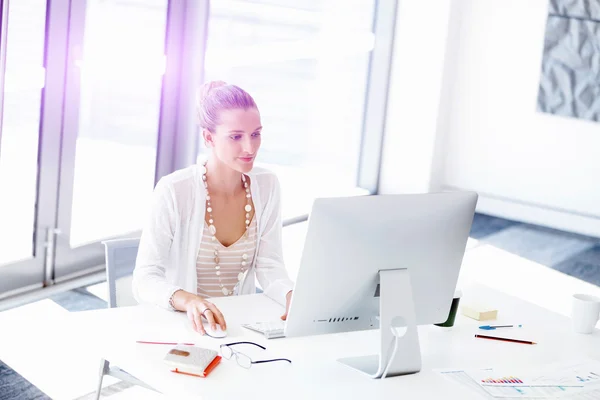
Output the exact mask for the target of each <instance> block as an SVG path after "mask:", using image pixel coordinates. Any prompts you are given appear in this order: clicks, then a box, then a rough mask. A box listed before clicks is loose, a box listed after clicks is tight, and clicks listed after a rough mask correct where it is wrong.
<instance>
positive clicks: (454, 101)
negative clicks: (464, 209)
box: [382, 0, 600, 236]
mask: <svg viewBox="0 0 600 400" xmlns="http://www.w3.org/2000/svg"><path fill="white" fill-rule="evenodd" d="M404 2H405V3H416V2H418V0H404ZM400 13H401V11H400ZM449 14H450V18H449V20H450V26H449V28H448V30H447V33H448V34H447V36H446V39H447V40H446V43H445V49H446V54H447V57H446V58H445V60H444V62H443V64H444V65H443V71H444V75H443V76H444V79H443V81H442V83H441V84H439V85H436V86H437V87H438V89H439V93H440V94H439V96H432V98H431V101H430V104H429V110H430V111H429V112H428V114H427V115H425V117H426V118H424V119H423V120H422V121H421V123H422V124H423V126H426V127H428V128H427V132H430V128H429V125H430V124H431V121H430V120H429V117H432V118H434V119H435V120H436V121H437V124H438V125H437V132H436V135H435V140H436V143H437V147H436V150H435V151H434V153H433V155H432V157H431V158H430V159H429V162H431V163H432V164H431V165H433V167H431V166H430V167H428V168H424V167H423V164H425V163H426V162H428V161H427V160H425V159H419V160H418V161H417V162H415V163H411V164H410V165H408V166H404V167H406V168H407V169H406V170H407V171H410V172H411V173H413V172H412V170H411V168H410V167H412V168H416V169H417V172H416V173H415V176H417V177H418V179H419V180H420V186H421V187H416V186H413V188H417V189H420V190H417V191H427V190H439V189H441V188H460V189H469V190H475V191H477V192H479V193H480V195H481V198H480V201H479V204H478V210H479V211H481V212H487V213H490V214H494V215H499V216H503V217H507V218H514V219H518V220H522V221H527V222H532V223H536V224H541V225H547V226H551V227H555V228H559V229H565V230H570V231H574V232H580V233H584V234H590V235H595V236H600V124H598V123H592V122H587V121H581V120H576V119H568V118H561V117H556V116H551V115H548V114H542V113H538V112H537V111H536V99H537V92H538V85H539V77H540V68H541V60H542V51H543V45H544V32H545V24H546V17H547V0H527V1H522V0H485V1H482V0H453V1H452V2H451V11H450V13H449ZM419 18H420V21H414V22H413V23H414V24H418V23H421V24H424V25H429V23H428V16H427V15H422V16H420V17H419ZM398 35H400V37H398V39H399V40H400V42H402V41H403V40H406V38H404V39H403V38H402V37H401V36H402V32H401V31H399V32H398ZM436 35H438V33H437V31H436ZM403 50H406V51H411V49H410V48H409V47H404V49H403ZM411 54H412V55H418V54H419V52H418V51H412V53H410V54H404V55H401V54H396V55H395V57H396V59H395V61H396V62H398V63H400V62H402V58H404V59H410V58H411ZM394 74H403V70H402V67H400V66H397V67H395V68H394ZM421 77H422V78H425V77H426V74H425V73H423V74H422V75H421ZM403 79H407V78H406V77H404V78H402V77H399V78H397V79H396V80H395V82H396V83H395V85H396V86H393V87H392V88H391V89H390V90H391V93H392V94H393V93H401V95H400V96H401V97H403V98H405V100H404V101H406V99H409V98H410V97H412V93H410V92H408V93H407V92H402V91H401V90H400V88H399V83H398V82H401V81H402V80H403ZM412 79H416V77H414V76H413V77H412ZM417 80H418V79H417ZM413 90H418V88H414V89H413ZM431 91H433V88H432V89H431ZM438 98H440V99H441V102H438ZM391 100H392V98H391ZM398 104H402V101H401V100H398V99H397V98H396V99H395V100H394V101H393V102H390V110H389V111H388V113H390V112H391V111H392V109H393V108H394V107H395V106H397V105H398ZM421 106H423V104H422V103H418V104H414V105H413V109H415V110H416V109H417V107H421ZM403 112H404V113H410V112H409V111H406V110H405V111H403ZM420 113H424V111H417V114H420ZM418 123H419V122H418V121H417V120H415V119H412V120H411V118H408V119H394V118H391V123H390V124H389V125H388V126H387V129H386V145H387V144H390V146H391V148H385V153H386V156H385V157H384V159H386V158H389V157H390V155H391V154H393V153H394V152H395V151H396V150H397V148H400V147H402V150H400V153H412V152H411V148H415V149H417V150H418V149H419V148H421V147H422V146H421V145H420V144H418V143H420V142H422V140H423V139H422V138H421V137H420V133H419V134H417V135H414V136H415V139H416V141H417V145H416V147H415V145H414V144H413V143H412V142H411V140H409V139H408V137H406V136H407V135H409V132H411V131H414V128H415V126H416V125H418ZM403 137H404V139H402V138H403ZM415 154H416V155H414V156H413V158H415V157H426V156H427V154H425V152H422V151H416V153H415ZM400 164H401V163H399V162H397V165H400ZM391 166H392V164H391V163H390V162H389V161H388V162H387V163H384V164H383V169H384V170H383V171H382V178H385V180H386V182H385V184H383V185H382V189H384V190H383V191H382V192H403V191H405V190H404V189H406V187H405V185H395V186H394V184H392V179H391V174H390V173H391V169H390V167H391ZM424 177H425V178H424ZM383 180H384V179H382V181H383ZM403 186H404V187H403ZM409 189H410V188H409Z"/></svg>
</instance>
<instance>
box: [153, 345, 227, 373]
mask: <svg viewBox="0 0 600 400" xmlns="http://www.w3.org/2000/svg"><path fill="white" fill-rule="evenodd" d="M164 361H165V363H167V364H168V365H170V366H172V367H174V369H172V370H171V371H172V372H175V373H178V374H184V375H190V376H196V377H200V378H206V377H207V376H208V374H210V373H211V372H212V370H214V369H215V367H216V366H217V365H219V362H221V356H219V354H218V353H217V352H216V351H215V350H211V349H205V348H202V347H196V346H183V345H180V346H176V347H174V348H172V349H171V350H170V351H169V352H168V353H167V355H166V356H165V359H164Z"/></svg>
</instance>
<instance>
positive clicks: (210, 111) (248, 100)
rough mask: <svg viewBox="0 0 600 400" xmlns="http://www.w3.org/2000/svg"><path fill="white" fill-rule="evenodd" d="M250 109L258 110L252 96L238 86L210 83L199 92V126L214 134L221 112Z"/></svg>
mask: <svg viewBox="0 0 600 400" xmlns="http://www.w3.org/2000/svg"><path fill="white" fill-rule="evenodd" d="M249 108H256V109H257V110H258V107H257V106H256V103H255V102H254V99H253V98H252V96H250V95H249V94H248V92H246V91H245V90H244V89H242V88H240V87H238V86H235V85H228V84H227V83H225V82H223V81H210V82H207V83H205V84H204V85H202V87H200V90H199V91H198V103H197V114H198V125H200V127H201V128H204V129H208V130H209V131H210V132H213V133H214V132H215V127H216V126H217V125H219V124H220V120H219V115H220V114H221V111H224V110H234V109H242V110H247V109H249Z"/></svg>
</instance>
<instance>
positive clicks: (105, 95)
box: [54, 0, 168, 281]
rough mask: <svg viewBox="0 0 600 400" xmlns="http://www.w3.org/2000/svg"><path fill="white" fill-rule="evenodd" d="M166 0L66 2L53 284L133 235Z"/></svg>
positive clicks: (151, 145) (156, 102)
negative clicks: (111, 241)
mask: <svg viewBox="0 0 600 400" xmlns="http://www.w3.org/2000/svg"><path fill="white" fill-rule="evenodd" d="M167 5H168V1H167V0H146V1H128V2H123V1H119V0H87V1H77V2H72V3H71V15H72V17H71V26H70V31H69V32H70V38H69V49H70V52H69V56H68V62H67V84H66V94H65V117H64V128H63V145H62V161H61V174H60V193H59V204H58V224H57V228H58V235H57V237H56V244H57V248H56V258H55V268H54V278H55V280H56V281H61V280H64V279H68V278H70V277H73V276H75V275H78V274H81V273H86V272H89V271H90V269H91V268H94V267H97V266H100V265H101V264H102V263H103V261H104V251H103V248H102V245H101V241H102V240H103V239H107V238H113V237H122V236H128V235H138V234H139V232H140V230H141V228H142V226H143V223H144V220H145V218H146V216H147V215H148V210H149V203H150V198H151V194H152V191H153V188H154V177H155V163H156V153H157V138H158V129H159V119H160V104H161V91H162V82H163V74H164V70H165V56H164V54H165V32H166V21H167Z"/></svg>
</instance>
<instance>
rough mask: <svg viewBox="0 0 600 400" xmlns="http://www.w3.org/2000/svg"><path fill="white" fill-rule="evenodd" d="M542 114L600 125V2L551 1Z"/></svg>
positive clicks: (540, 96)
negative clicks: (599, 122)
mask: <svg viewBox="0 0 600 400" xmlns="http://www.w3.org/2000/svg"><path fill="white" fill-rule="evenodd" d="M549 10H550V14H549V15H548V21H547V24H546V38H545V45H544V58H543V62H542V75H541V79H540V89H539V94H538V110H539V111H542V112H547V113H551V114H557V115H563V116H569V117H575V118H582V119H587V120H592V121H600V22H599V21H598V20H596V19H595V18H593V17H598V18H599V19H600V0H587V1H586V0H551V1H550V8H549Z"/></svg>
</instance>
